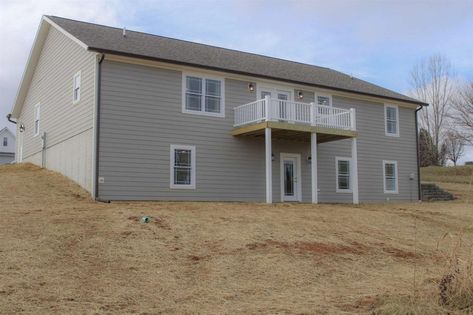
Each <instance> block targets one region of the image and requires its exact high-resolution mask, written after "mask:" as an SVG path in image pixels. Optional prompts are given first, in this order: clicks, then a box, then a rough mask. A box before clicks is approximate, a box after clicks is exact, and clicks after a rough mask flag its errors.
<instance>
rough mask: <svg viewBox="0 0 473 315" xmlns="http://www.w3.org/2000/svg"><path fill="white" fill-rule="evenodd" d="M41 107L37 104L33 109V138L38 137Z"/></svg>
mask: <svg viewBox="0 0 473 315" xmlns="http://www.w3.org/2000/svg"><path fill="white" fill-rule="evenodd" d="M40 114H41V105H40V104H39V103H38V104H36V106H35V107H34V136H35V137H36V136H37V135H39V123H40V118H41V117H40Z"/></svg>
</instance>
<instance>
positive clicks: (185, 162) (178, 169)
mask: <svg viewBox="0 0 473 315" xmlns="http://www.w3.org/2000/svg"><path fill="white" fill-rule="evenodd" d="M170 162H171V163H170V171H171V183H170V187H171V188H177V189H195V168H196V165H195V146H190V145H175V144H171V155H170Z"/></svg>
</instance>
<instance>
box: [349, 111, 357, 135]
mask: <svg viewBox="0 0 473 315" xmlns="http://www.w3.org/2000/svg"><path fill="white" fill-rule="evenodd" d="M350 118H351V121H350V123H351V130H353V131H356V111H355V109H354V108H350Z"/></svg>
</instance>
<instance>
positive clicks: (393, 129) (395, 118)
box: [384, 105, 399, 137]
mask: <svg viewBox="0 0 473 315" xmlns="http://www.w3.org/2000/svg"><path fill="white" fill-rule="evenodd" d="M384 118H385V128H386V130H385V131H386V136H396V137H397V136H399V108H398V107H397V106H396V105H385V106H384Z"/></svg>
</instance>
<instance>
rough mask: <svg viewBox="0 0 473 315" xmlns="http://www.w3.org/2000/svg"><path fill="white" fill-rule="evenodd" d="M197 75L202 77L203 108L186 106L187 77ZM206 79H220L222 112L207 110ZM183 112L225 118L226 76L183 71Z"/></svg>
mask: <svg viewBox="0 0 473 315" xmlns="http://www.w3.org/2000/svg"><path fill="white" fill-rule="evenodd" d="M188 76H191V77H197V78H201V79H202V92H203V93H202V101H203V102H202V110H200V111H197V110H190V109H187V108H186V85H187V82H186V77H188ZM205 79H209V80H216V81H220V113H209V112H206V111H205ZM182 112H183V113H185V114H192V115H203V116H212V117H222V118H225V78H223V77H218V76H214V75H208V74H203V73H194V72H182Z"/></svg>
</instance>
